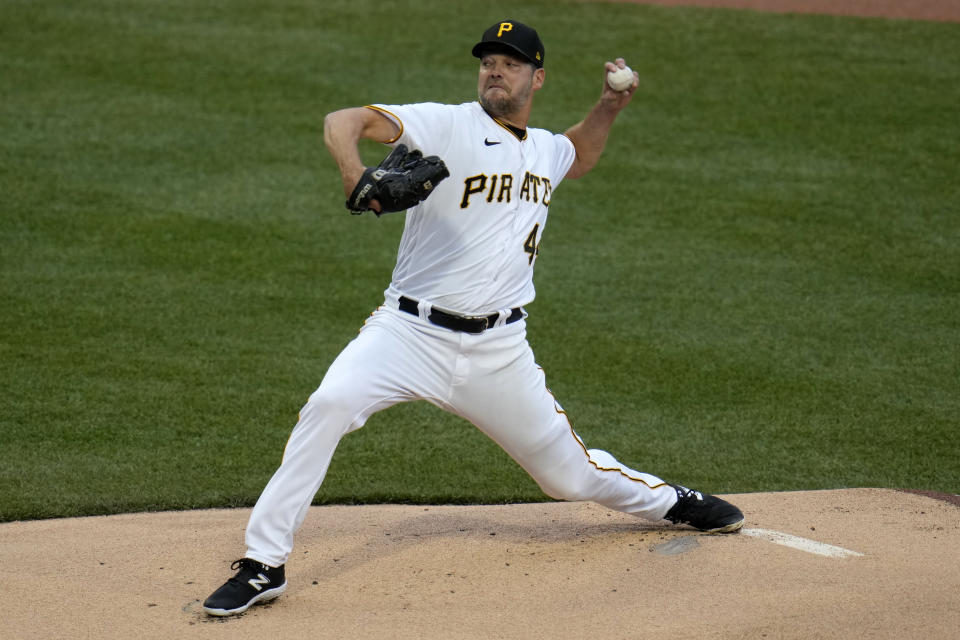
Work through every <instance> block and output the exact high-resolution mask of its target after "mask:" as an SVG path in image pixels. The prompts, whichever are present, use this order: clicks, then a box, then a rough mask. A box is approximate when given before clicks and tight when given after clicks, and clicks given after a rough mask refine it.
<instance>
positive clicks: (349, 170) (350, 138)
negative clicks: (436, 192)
mask: <svg viewBox="0 0 960 640" xmlns="http://www.w3.org/2000/svg"><path fill="white" fill-rule="evenodd" d="M399 135H400V128H399V127H398V126H397V125H396V124H395V123H394V122H393V121H392V120H390V119H389V118H387V117H386V116H385V115H383V114H382V113H380V112H379V111H377V110H375V109H368V108H366V107H354V108H350V109H341V110H340V111H334V112H332V113H329V114H327V117H326V118H324V119H323V142H324V144H326V145H327V150H328V151H329V152H330V155H331V156H333V159H334V161H335V162H336V163H337V167H338V168H339V169H340V176H341V178H342V179H343V192H344V195H345V196H346V197H348V198H349V197H350V194H351V193H352V192H353V188H354V187H355V186H356V185H357V182H359V180H360V177H361V176H362V175H363V172H364V171H365V170H366V166H365V165H364V164H363V160H361V159H360V150H359V149H358V147H357V144H358V143H359V142H360V140H361V139H368V140H376V141H377V142H383V143H384V144H387V143H389V142H393V141H394V140H396V139H397V136H399ZM374 203H376V207H377V208H378V209H379V203H377V202H376V201H374Z"/></svg>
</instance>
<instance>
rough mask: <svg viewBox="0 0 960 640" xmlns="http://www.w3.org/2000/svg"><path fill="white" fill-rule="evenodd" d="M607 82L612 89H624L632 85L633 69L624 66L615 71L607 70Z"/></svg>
mask: <svg viewBox="0 0 960 640" xmlns="http://www.w3.org/2000/svg"><path fill="white" fill-rule="evenodd" d="M607 84H609V85H610V88H611V89H613V90H614V91H624V90H626V89H629V88H630V87H632V86H633V69H631V68H630V67H624V68H623V69H617V70H616V71H608V72H607Z"/></svg>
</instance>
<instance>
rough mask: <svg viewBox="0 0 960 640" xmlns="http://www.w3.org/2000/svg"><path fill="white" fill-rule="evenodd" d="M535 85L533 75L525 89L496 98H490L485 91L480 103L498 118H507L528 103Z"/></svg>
mask: <svg viewBox="0 0 960 640" xmlns="http://www.w3.org/2000/svg"><path fill="white" fill-rule="evenodd" d="M532 87H533V77H532V76H531V78H530V84H528V85H527V86H526V87H525V88H524V90H523V91H521V92H519V93H517V94H514V95H506V94H504V95H503V96H502V97H497V98H494V99H493V100H490V99H488V98H487V96H486V95H485V94H484V93H481V94H480V105H481V106H482V107H483V108H484V110H485V111H486V112H487V113H489V114H490V115H492V116H494V117H497V118H506V117H507V116H510V115H512V114H514V113H517V112H518V111H520V109H521V108H522V107H523V105H525V104H526V103H527V101H528V100H529V99H530V94H531V89H532Z"/></svg>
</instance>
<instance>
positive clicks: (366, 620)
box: [0, 489, 960, 640]
mask: <svg viewBox="0 0 960 640" xmlns="http://www.w3.org/2000/svg"><path fill="white" fill-rule="evenodd" d="M728 497H729V498H730V499H731V500H732V501H733V502H734V503H736V504H737V505H739V506H741V507H742V508H743V510H744V512H745V513H746V514H747V517H748V522H747V528H748V529H749V530H756V529H763V530H766V531H778V532H781V533H786V534H790V535H793V536H797V537H800V538H803V539H804V540H807V541H809V542H810V543H821V544H828V545H832V546H833V547H839V548H841V549H843V550H845V551H847V552H853V553H857V554H862V555H848V556H846V557H830V556H824V555H818V554H816V553H813V552H811V551H809V550H803V549H800V548H795V547H787V546H782V545H778V544H774V543H772V542H769V541H767V540H765V539H762V538H758V537H754V536H751V535H744V534H742V533H741V534H732V535H706V534H701V533H699V532H696V531H693V530H691V529H688V528H684V527H673V526H657V525H654V524H648V523H645V522H643V521H640V520H637V519H636V518H633V517H631V516H627V515H624V514H621V513H617V512H613V511H610V510H608V509H605V508H603V507H600V506H597V505H594V504H592V503H544V504H527V505H504V506H437V507H423V506H401V505H387V506H331V507H313V508H312V509H311V511H310V513H309V515H308V517H307V520H306V522H305V524H304V526H303V528H302V529H301V531H300V533H299V535H298V537H297V546H296V549H295V551H294V555H293V557H292V558H291V560H290V562H289V563H288V572H287V580H288V583H289V586H288V589H287V592H286V593H285V594H284V595H283V596H281V597H280V598H279V599H278V600H276V601H274V602H273V603H270V604H266V605H258V606H255V607H253V608H251V609H250V610H249V611H248V612H246V613H245V614H243V615H242V616H238V617H235V618H228V619H217V618H210V617H208V616H207V615H206V614H204V613H203V611H202V610H201V608H200V604H201V601H202V600H203V598H205V597H206V596H207V595H209V593H210V592H211V591H213V589H215V588H216V587H218V586H219V585H220V583H222V582H223V581H224V580H225V579H226V578H227V577H229V576H230V575H231V572H230V571H229V565H230V562H231V561H232V560H235V559H236V558H238V557H240V556H242V555H243V547H242V542H243V530H244V526H245V524H246V520H247V517H248V515H249V510H248V509H237V510H212V511H192V512H179V513H158V514H130V515H118V516H109V517H94V518H77V519H71V520H40V521H32V522H13V523H6V524H2V525H0V566H3V567H4V575H5V584H4V592H5V595H6V597H5V598H4V605H3V607H4V612H3V632H4V634H3V637H4V638H16V639H18V640H20V639H24V640H32V639H38V640H39V639H41V638H42V639H48V638H110V639H112V638H118V639H119V638H124V639H126V638H178V639H190V638H234V639H235V638H266V637H284V638H391V639H397V640H407V639H411V640H412V639H423V638H430V639H433V638H438V639H439V638H444V639H446V638H505V639H506V638H509V639H521V638H524V639H537V638H544V639H547V638H549V639H551V640H556V639H559V638H563V639H568V638H571V639H579V638H611V639H617V638H623V639H627V638H659V637H664V638H707V637H737V638H872V639H884V638H890V639H894V638H896V639H897V640H903V639H905V638H924V639H928V640H937V639H942V640H946V639H948V638H956V637H957V630H958V629H960V607H958V606H957V605H958V600H957V594H958V593H960V554H958V553H957V549H958V548H960V508H958V507H957V506H956V505H954V504H950V503H949V502H946V501H944V500H939V499H935V498H931V497H928V496H923V495H916V494H911V493H904V492H899V491H894V490H888V489H848V490H837V491H814V492H790V493H774V494H769V493H768V494H744V495H735V496H728Z"/></svg>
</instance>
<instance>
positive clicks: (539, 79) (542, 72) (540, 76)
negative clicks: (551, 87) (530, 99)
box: [533, 67, 547, 91]
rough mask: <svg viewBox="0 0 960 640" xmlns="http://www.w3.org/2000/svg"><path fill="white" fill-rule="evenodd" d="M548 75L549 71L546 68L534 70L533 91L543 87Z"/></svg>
mask: <svg viewBox="0 0 960 640" xmlns="http://www.w3.org/2000/svg"><path fill="white" fill-rule="evenodd" d="M546 75H547V70H546V69H544V68H542V67H541V68H540V69H534V70H533V90H534V91H536V90H537V89H539V88H540V87H542V86H543V80H544V78H545V77H546Z"/></svg>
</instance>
